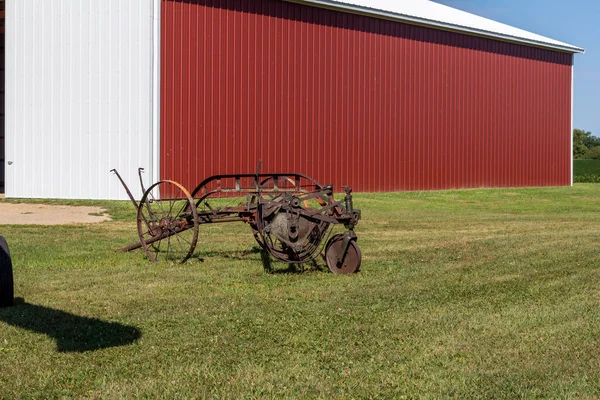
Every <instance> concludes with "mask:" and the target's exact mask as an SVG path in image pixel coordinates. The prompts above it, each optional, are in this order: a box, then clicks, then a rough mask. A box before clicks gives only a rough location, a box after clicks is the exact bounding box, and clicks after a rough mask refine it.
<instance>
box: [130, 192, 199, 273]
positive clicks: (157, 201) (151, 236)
mask: <svg viewBox="0 0 600 400" xmlns="http://www.w3.org/2000/svg"><path fill="white" fill-rule="evenodd" d="M198 225H199V221H198V212H197V210H196V207H195V205H194V200H193V199H192V196H191V195H190V193H189V192H188V191H187V190H186V189H185V188H184V187H183V186H182V185H180V184H179V183H177V182H173V181H160V182H157V183H155V184H154V185H152V186H150V188H149V189H148V190H147V191H146V193H144V197H142V201H141V202H140V205H139V207H138V214H137V226H138V235H139V238H140V243H141V244H142V247H143V248H144V251H145V252H146V254H147V255H148V258H150V259H151V260H152V261H172V262H178V263H183V262H185V261H186V260H187V259H188V258H190V257H191V256H192V254H193V253H194V249H195V248H196V243H197V242H198Z"/></svg>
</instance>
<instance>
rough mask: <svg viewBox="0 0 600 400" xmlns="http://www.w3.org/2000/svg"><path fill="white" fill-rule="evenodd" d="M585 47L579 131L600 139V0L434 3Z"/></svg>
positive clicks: (579, 62) (578, 88)
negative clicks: (587, 132)
mask: <svg viewBox="0 0 600 400" xmlns="http://www.w3.org/2000/svg"><path fill="white" fill-rule="evenodd" d="M434 1H435V2H436V3H441V4H445V5H447V6H450V7H454V8H458V9H459V10H463V11H467V12H470V13H473V14H477V15H480V16H482V17H486V18H489V19H493V20H495V21H498V22H502V23H505V24H508V25H512V26H515V27H517V28H521V29H525V30H527V31H530V32H534V33H537V34H540V35H543V36H546V37H549V38H552V39H555V40H559V41H561V42H565V43H568V44H572V45H574V46H578V47H583V48H584V49H585V50H586V52H585V54H578V55H576V56H575V105H574V126H575V128H580V129H585V130H587V131H591V132H592V133H593V134H594V136H598V137H600V0H571V1H564V0H434Z"/></svg>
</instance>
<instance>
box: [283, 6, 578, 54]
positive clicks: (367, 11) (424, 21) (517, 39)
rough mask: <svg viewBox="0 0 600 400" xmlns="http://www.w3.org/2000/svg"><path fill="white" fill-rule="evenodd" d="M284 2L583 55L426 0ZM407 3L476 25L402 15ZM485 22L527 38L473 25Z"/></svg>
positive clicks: (569, 47) (573, 48) (554, 43)
mask: <svg viewBox="0 0 600 400" xmlns="http://www.w3.org/2000/svg"><path fill="white" fill-rule="evenodd" d="M284 1H288V2H292V3H300V4H306V5H312V6H314V7H320V8H329V9H334V10H339V11H347V12H352V13H357V14H363V15H369V16H374V17H379V18H384V19H391V20H395V21H399V22H408V23H413V24H418V25H424V26H429V27H435V28H442V29H444V30H451V31H457V32H463V33H467V34H471V35H475V36H482V37H487V38H494V39H502V40H504V41H508V42H513V43H518V44H526V45H532V46H536V47H542V48H547V49H552V50H558V51H562V52H567V53H573V54H575V53H580V54H584V53H585V49H584V48H581V47H577V46H573V45H570V44H567V43H563V42H559V41H556V40H553V39H550V38H546V37H544V36H540V35H537V34H534V33H531V32H528V31H524V30H521V29H517V28H514V27H511V26H510V25H505V24H502V23H499V22H496V21H493V20H490V19H487V18H484V17H479V16H477V15H474V14H470V13H467V12H466V11H461V10H457V9H455V8H451V7H448V6H444V5H442V4H438V3H435V2H433V1H429V0H408V1H406V2H405V1H402V0H396V1H393V2H386V1H385V0H379V1H373V0H371V1H368V0H348V1H347V2H342V1H335V0H284ZM363 3H364V4H363ZM367 3H385V4H387V3H394V4H393V7H391V8H392V9H391V10H385V9H382V8H374V7H373V6H371V5H367ZM407 3H408V4H410V6H411V7H412V8H413V10H414V9H415V8H417V9H418V8H422V6H423V5H425V4H426V5H427V7H430V8H431V7H434V8H439V9H441V10H442V11H446V10H451V11H453V12H455V13H460V15H462V16H465V15H466V16H469V17H472V18H471V20H472V21H475V22H477V24H469V25H465V24H460V23H457V22H452V21H447V20H446V21H440V20H437V19H433V18H428V17H427V15H410V14H408V13H403V12H402V10H401V8H402V6H403V4H407ZM415 4H417V6H416V7H415ZM437 11H439V10H437ZM423 14H426V13H423ZM486 22H487V23H490V24H494V25H495V26H496V27H506V28H507V29H506V30H510V31H514V32H518V33H521V32H522V33H524V34H527V36H529V37H523V36H520V35H515V34H510V33H507V32H497V31H494V30H487V29H485V28H482V27H480V26H477V25H485V23H486Z"/></svg>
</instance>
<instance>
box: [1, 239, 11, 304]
mask: <svg viewBox="0 0 600 400" xmlns="http://www.w3.org/2000/svg"><path fill="white" fill-rule="evenodd" d="M14 296H15V294H14V282H13V271H12V261H11V259H10V252H9V251H8V243H6V239H4V237H2V236H0V307H9V306H12V305H13V302H14Z"/></svg>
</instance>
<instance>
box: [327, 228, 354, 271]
mask: <svg viewBox="0 0 600 400" xmlns="http://www.w3.org/2000/svg"><path fill="white" fill-rule="evenodd" d="M345 236H346V234H339V235H334V236H332V237H331V239H329V242H327V246H326V247H325V260H326V261H327V266H328V267H329V269H330V270H331V272H333V273H334V274H353V273H355V272H358V270H359V269H360V263H361V260H362V255H361V253H360V248H359V247H358V245H357V244H356V237H355V238H353V239H348V240H345Z"/></svg>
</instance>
